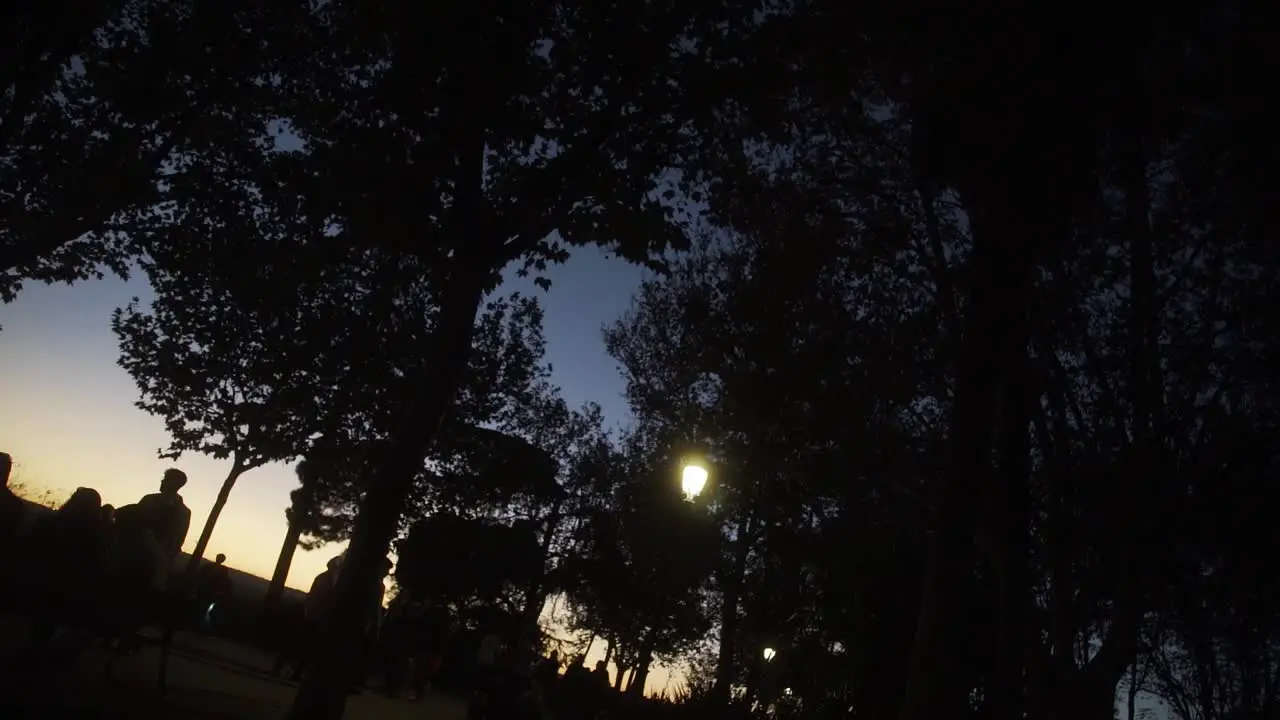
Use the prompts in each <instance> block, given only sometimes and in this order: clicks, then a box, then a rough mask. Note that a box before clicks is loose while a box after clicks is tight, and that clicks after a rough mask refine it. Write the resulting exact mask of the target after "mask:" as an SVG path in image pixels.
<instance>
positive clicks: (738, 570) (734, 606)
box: [711, 493, 758, 707]
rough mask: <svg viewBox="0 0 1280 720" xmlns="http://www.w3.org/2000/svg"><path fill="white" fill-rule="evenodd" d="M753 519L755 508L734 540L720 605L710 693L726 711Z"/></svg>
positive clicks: (715, 703) (713, 699)
mask: <svg viewBox="0 0 1280 720" xmlns="http://www.w3.org/2000/svg"><path fill="white" fill-rule="evenodd" d="M757 494H758V493H757ZM754 515H755V509H754V508H753V509H752V511H751V514H749V515H748V516H747V518H746V520H745V521H744V522H743V523H742V528H741V529H742V533H741V534H740V535H739V536H738V537H737V538H735V539H734V548H733V563H732V565H731V566H730V567H729V569H728V572H727V574H726V575H725V578H724V583H723V584H724V592H723V596H722V598H721V602H720V649H719V654H718V657H717V660H716V682H715V685H714V686H713V687H712V689H711V698H712V705H713V706H718V707H724V706H725V705H726V704H728V702H729V685H730V684H732V683H733V674H734V672H733V671H734V660H735V651H736V650H737V642H738V604H739V603H740V602H741V600H742V576H743V574H744V573H745V572H746V566H747V554H748V553H749V552H750V551H751V539H750V538H751V536H752V533H753V532H754V531H755V527H754V519H755V518H754Z"/></svg>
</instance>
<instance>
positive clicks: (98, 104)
mask: <svg viewBox="0 0 1280 720" xmlns="http://www.w3.org/2000/svg"><path fill="white" fill-rule="evenodd" d="M296 9H297V8H296V7H295V6H294V5H292V4H289V3H286V4H283V5H279V6H274V5H273V6H271V7H268V6H265V5H264V6H261V7H256V8H247V7H246V8H234V9H233V8H231V7H227V6H210V5H205V4H203V3H198V2H188V1H180V2H172V3H171V2H156V1H155V0H105V1H95V2H90V3H80V4H72V3H66V2H51V3H16V4H14V5H12V7H9V8H6V9H5V11H4V20H3V23H0V24H2V25H3V29H2V30H0V47H3V48H4V49H3V51H0V68H3V70H0V218H3V221H0V300H3V301H5V302H8V301H11V300H12V299H13V298H14V297H15V295H16V294H17V292H18V291H19V290H20V288H21V285H22V283H23V281H25V280H37V281H41V282H73V281H76V280H81V279H85V278H88V277H94V276H97V275H98V274H100V273H101V272H102V270H103V269H104V268H105V269H110V270H112V271H114V272H118V273H124V272H125V271H126V270H127V269H128V268H129V263H130V261H131V259H132V258H133V257H134V256H136V255H137V254H138V253H139V252H142V251H144V250H145V247H146V243H145V236H146V234H147V228H149V227H151V226H153V225H154V224H155V223H156V222H158V221H159V222H163V221H164V218H166V212H167V210H169V209H171V208H172V207H173V204H174V203H176V202H180V201H181V199H182V198H184V197H187V193H186V186H187V185H188V183H189V181H191V180H192V179H193V178H195V177H198V176H202V175H203V174H205V173H206V172H210V171H212V172H214V173H215V174H224V175H226V174H230V175H234V174H235V172H236V171H234V170H230V169H229V168H230V167H235V164H234V163H232V164H228V163H227V160H228V159H229V158H236V157H238V156H243V154H244V152H245V150H246V148H252V147H254V146H255V144H258V143H263V142H270V141H271V138H272V134H273V133H272V128H271V127H268V125H267V123H266V122H264V119H265V117H266V115H267V114H268V111H267V109H266V108H267V106H268V105H269V103H270V100H271V94H270V93H265V92H263V89H264V87H265V84H264V80H265V79H266V78H268V77H269V76H270V75H271V74H272V72H273V71H274V68H275V67H277V66H278V65H279V60H280V58H281V57H282V55H281V53H283V52H284V51H285V49H286V48H287V47H288V44H287V42H284V41H285V40H287V34H282V33H280V32H274V33H271V32H267V30H268V29H270V28H285V27H288V26H289V25H288V23H289V17H290V15H291V14H292V13H293V12H294V11H295V10H296ZM232 28H234V29H235V30H234V31H233V30H232ZM214 168H219V169H218V170H214Z"/></svg>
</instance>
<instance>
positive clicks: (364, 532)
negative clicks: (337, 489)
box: [289, 184, 490, 720]
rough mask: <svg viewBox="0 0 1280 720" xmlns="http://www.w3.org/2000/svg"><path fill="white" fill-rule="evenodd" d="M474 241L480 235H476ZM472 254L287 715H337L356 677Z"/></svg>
mask: <svg viewBox="0 0 1280 720" xmlns="http://www.w3.org/2000/svg"><path fill="white" fill-rule="evenodd" d="M476 187H477V188H478V187H479V185H478V184H477V186H476ZM473 242H476V243H480V242H482V238H476V239H475V240H474V241H473ZM476 260H478V258H474V259H471V260H470V261H468V259H467V258H465V257H464V258H459V259H458V263H459V265H460V267H459V268H458V270H459V272H458V274H457V275H455V276H454V277H453V278H452V279H451V280H450V282H449V287H448V288H447V290H446V292H445V296H444V298H442V302H441V310H442V312H441V318H440V325H439V329H438V330H437V331H436V332H434V333H432V334H431V336H430V338H429V339H428V342H429V343H430V344H429V346H428V347H426V348H424V350H425V352H424V361H425V362H424V363H423V371H424V372H423V374H424V376H425V377H424V378H423V382H422V385H421V387H420V389H419V393H418V396H417V397H416V398H414V399H413V401H411V402H410V403H409V404H408V405H407V407H406V412H405V413H404V414H403V415H402V417H401V418H400V423H399V424H398V428H397V432H396V433H395V434H394V435H392V436H391V442H390V444H389V447H387V448H386V450H385V452H384V454H383V455H382V456H381V457H379V458H377V459H376V465H375V466H374V471H373V473H372V474H371V477H370V479H369V486H368V490H367V492H366V493H365V496H364V498H363V500H362V501H361V503H360V509H359V513H358V514H357V516H356V522H355V528H354V530H353V532H352V535H351V544H350V545H349V546H348V548H347V555H346V560H345V561H344V563H343V568H342V573H341V574H339V576H338V585H337V589H336V597H335V606H334V608H333V611H332V613H331V619H330V620H329V622H327V623H326V627H325V629H324V632H323V635H322V638H321V645H320V651H319V655H318V657H317V659H316V663H315V665H314V666H313V667H312V670H311V672H309V673H308V674H307V677H306V678H305V680H304V681H303V683H302V686H301V687H299V688H298V693H297V695H296V696H295V698H294V702H293V707H292V709H291V710H290V714H289V717H290V718H292V719H293V720H341V718H342V715H343V712H344V710H345V707H346V698H347V691H348V689H349V688H351V687H352V686H353V682H354V681H353V678H352V673H353V672H356V670H355V669H354V668H353V667H352V662H351V659H352V658H353V657H356V656H357V655H359V654H360V644H361V640H362V637H361V634H362V632H363V628H362V626H361V620H362V618H363V616H364V615H365V614H366V613H367V612H368V601H369V597H370V596H371V594H372V593H373V592H374V591H375V586H376V585H377V584H378V583H380V582H382V564H383V563H384V562H385V561H386V558H387V552H388V550H390V547H391V541H392V539H393V538H394V537H395V534H396V530H397V528H398V525H399V522H400V517H401V515H402V514H403V512H404V507H405V500H406V498H407V497H408V495H409V492H410V491H411V490H412V488H413V481H414V478H415V477H416V476H417V474H418V472H419V471H420V470H421V469H422V462H423V458H425V457H426V454H427V452H428V450H430V448H431V444H432V442H433V441H434V440H435V438H436V436H437V434H438V432H439V429H440V425H441V423H442V422H443V421H444V417H445V414H446V413H447V412H448V410H449V407H450V405H451V404H452V402H453V397H454V395H455V393H456V392H457V388H458V383H459V381H460V379H461V376H462V374H463V373H464V372H465V370H466V365H467V360H468V358H469V356H470V350H471V338H472V335H473V331H474V327H475V317H476V312H477V311H478V310H479V306H480V301H481V299H482V298H483V295H484V288H485V282H486V281H487V278H488V271H489V270H490V268H489V267H485V266H482V264H480V263H476Z"/></svg>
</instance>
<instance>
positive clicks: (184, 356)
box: [112, 273, 318, 569]
mask: <svg viewBox="0 0 1280 720" xmlns="http://www.w3.org/2000/svg"><path fill="white" fill-rule="evenodd" d="M152 282H153V286H154V287H155V290H156V294H155V296H154V299H153V300H152V302H151V303H150V305H149V306H148V307H147V308H146V310H143V309H141V307H140V305H139V303H138V301H137V300H135V301H134V302H133V303H132V304H130V305H129V306H128V307H126V308H123V309H119V310H117V311H116V312H115V313H114V315H113V316H112V329H113V330H114V331H115V333H116V336H117V337H118V338H119V340H120V360H119V364H120V366H121V367H123V368H124V369H125V370H126V371H127V372H128V373H129V375H130V376H131V377H133V379H134V382H135V383H136V384H137V386H138V389H139V390H140V391H141V393H142V397H141V399H140V400H138V402H137V403H136V404H137V406H138V407H139V408H140V409H142V410H145V411H147V412H149V413H151V414H153V415H157V416H159V417H160V418H162V419H163V420H164V423H165V428H166V430H168V432H169V437H170V445H169V447H168V448H167V449H164V450H161V451H160V456H161V457H169V458H177V457H180V456H181V455H182V454H183V453H186V452H199V453H203V454H207V455H210V456H212V457H214V458H216V459H219V460H225V459H230V460H231V469H230V470H229V471H228V472H227V476H226V478H224V479H223V481H222V485H221V487H220V488H219V490H218V495H217V497H216V499H215V500H214V503H213V507H212V508H210V510H209V517H208V519H206V520H205V524H204V527H203V529H202V530H201V531H200V536H199V539H198V540H197V541H196V545H195V548H194V549H193V550H192V553H191V565H192V568H193V569H194V568H195V567H198V564H199V562H200V558H202V557H203V556H204V551H205V548H206V547H208V545H209V540H210V538H211V537H212V535H213V529H214V526H215V525H216V524H217V521H218V516H219V515H221V513H222V509H223V507H225V506H226V503H227V498H228V497H229V496H230V494H231V490H232V488H234V487H235V484H236V481H237V480H239V479H240V477H241V476H242V475H244V474H245V473H246V472H249V471H251V470H254V469H256V468H259V467H262V466H263V465H266V464H267V463H271V462H284V461H288V460H291V459H293V458H294V457H297V456H298V455H299V454H300V453H301V451H302V449H303V448H305V446H306V443H307V439H308V438H309V437H310V435H311V434H312V433H313V432H314V426H313V425H312V423H311V421H310V419H311V418H312V417H315V416H316V414H317V412H318V408H317V407H316V404H315V395H314V393H313V392H312V389H311V386H310V384H309V383H308V382H307V381H306V380H307V378H306V376H305V375H304V369H303V368H300V367H296V366H291V365H290V364H289V360H290V359H291V357H292V356H282V355H281V354H279V353H277V352H276V349H277V347H278V344H279V338H281V337H287V336H288V333H289V330H291V329H292V327H291V326H290V325H282V324H280V323H279V322H273V320H272V319H271V318H269V317H267V316H265V315H264V314H261V313H255V312H254V309H253V308H244V307H242V306H239V305H237V304H235V303H233V302H231V300H230V298H228V297H227V296H226V295H225V294H224V293H222V292H220V291H219V289H218V288H217V287H215V286H213V285H212V284H211V283H204V284H201V283H199V282H198V278H197V277H196V276H194V275H193V274H189V275H186V276H184V277H182V278H181V279H178V278H175V277H173V276H171V275H163V274H160V273H152Z"/></svg>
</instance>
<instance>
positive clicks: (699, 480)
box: [680, 463, 707, 500]
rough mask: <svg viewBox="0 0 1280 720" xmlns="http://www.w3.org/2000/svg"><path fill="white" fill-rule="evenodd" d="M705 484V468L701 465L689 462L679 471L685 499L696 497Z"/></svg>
mask: <svg viewBox="0 0 1280 720" xmlns="http://www.w3.org/2000/svg"><path fill="white" fill-rule="evenodd" d="M706 486H707V469H706V468H704V467H702V466H701V465H695V464H693V463H690V464H687V465H685V466H684V469H683V470H681V471H680V487H681V488H682V489H683V490H684V496H685V499H686V500H692V499H694V498H696V497H698V495H700V494H702V490H703V488H705V487H706Z"/></svg>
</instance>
